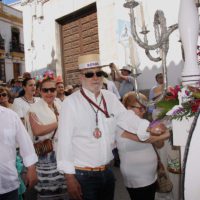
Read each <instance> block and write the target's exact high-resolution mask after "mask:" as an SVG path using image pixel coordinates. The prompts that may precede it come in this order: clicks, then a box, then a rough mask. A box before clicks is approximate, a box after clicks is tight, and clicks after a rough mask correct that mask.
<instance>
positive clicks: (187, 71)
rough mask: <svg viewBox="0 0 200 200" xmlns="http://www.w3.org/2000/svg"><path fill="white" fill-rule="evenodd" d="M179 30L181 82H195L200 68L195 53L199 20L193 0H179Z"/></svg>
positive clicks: (198, 78) (199, 77)
mask: <svg viewBox="0 0 200 200" xmlns="http://www.w3.org/2000/svg"><path fill="white" fill-rule="evenodd" d="M179 31H180V36H181V41H182V43H183V49H184V53H185V63H184V68H183V71H182V84H183V85H188V84H190V85H191V84H195V83H197V82H198V81H199V80H200V69H199V67H198V64H197V54H196V51H197V41H198V31H199V20H198V12H197V7H196V6H195V2H194V0H181V2H180V10H179Z"/></svg>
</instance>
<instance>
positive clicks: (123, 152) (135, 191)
mask: <svg viewBox="0 0 200 200" xmlns="http://www.w3.org/2000/svg"><path fill="white" fill-rule="evenodd" d="M140 97H141V98H142V99H146V97H145V96H144V95H142V94H140ZM123 104H124V106H125V107H126V108H127V112H125V113H123V114H122V115H121V116H119V118H118V122H117V136H116V141H117V148H118V150H119V156H120V160H121V164H120V169H121V172H122V175H123V179H124V183H125V186H126V188H127V190H128V192H129V195H130V197H131V199H132V200H133V199H134V200H141V199H148V200H154V198H155V192H156V184H155V183H156V179H157V155H156V153H155V150H154V148H153V146H152V144H150V143H156V142H158V141H160V140H161V141H162V140H164V139H166V138H168V137H169V132H168V131H165V132H164V133H162V134H158V135H151V134H150V132H147V131H148V130H149V131H150V128H148V129H146V127H148V126H149V122H148V121H147V120H146V121H144V122H143V123H144V124H143V125H142V126H141V125H139V124H138V120H137V119H138V118H143V117H144V114H145V112H146V108H145V107H144V106H143V105H141V104H140V103H139V102H138V100H137V99H136V93H135V92H129V93H127V94H126V95H125V97H124V99H123ZM136 124H138V127H140V128H139V129H140V130H136V129H135V127H137V126H136ZM143 127H144V128H143ZM136 133H137V134H136ZM161 143H162V142H161ZM159 146H161V145H160V143H159Z"/></svg>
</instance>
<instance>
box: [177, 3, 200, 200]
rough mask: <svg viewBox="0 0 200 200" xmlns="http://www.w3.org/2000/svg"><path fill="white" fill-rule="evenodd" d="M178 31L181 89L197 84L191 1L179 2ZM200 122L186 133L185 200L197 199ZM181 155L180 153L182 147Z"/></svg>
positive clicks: (195, 13)
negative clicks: (181, 57) (181, 62)
mask: <svg viewBox="0 0 200 200" xmlns="http://www.w3.org/2000/svg"><path fill="white" fill-rule="evenodd" d="M179 30H180V35H181V40H182V43H183V49H184V53H185V63H184V68H183V71H182V84H183V85H184V86H186V85H195V84H196V83H198V82H199V80H200V69H199V67H198V64H197V55H196V52H197V42H198V31H199V19H198V11H197V8H196V6H195V1H194V0H181V1H180V10H179ZM199 122H200V119H199V117H198V119H197V121H196V125H195V126H194V125H193V126H194V127H192V128H191V123H190V126H188V127H190V133H188V134H187V136H188V135H189V134H190V135H189V137H188V140H187V146H186V149H185V150H186V152H185V154H184V167H183V172H184V174H183V183H182V186H183V187H182V189H183V191H182V192H183V199H184V200H197V199H199V198H200V190H199V185H200V170H199V169H200V162H199V160H198V157H199V153H198V152H199V143H200V132H199V131H200V124H199ZM193 123H194V122H193ZM174 134H176V133H174ZM191 137H192V138H191ZM180 146H181V145H180ZM181 153H183V146H182V152H181Z"/></svg>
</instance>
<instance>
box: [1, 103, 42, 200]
mask: <svg viewBox="0 0 200 200" xmlns="http://www.w3.org/2000/svg"><path fill="white" fill-rule="evenodd" d="M0 122H1V129H0V138H1V139H0V152H1V153H0V200H17V199H18V187H19V179H18V173H17V169H16V146H17V145H18V146H19V149H20V155H21V156H22V159H23V163H24V165H25V166H26V167H27V176H26V185H28V187H29V188H31V187H33V186H34V185H35V183H36V182H37V174H36V169H35V165H34V164H35V163H36V162H37V160H38V158H37V155H36V154H35V150H34V147H33V144H32V141H31V139H30V136H29V135H28V133H27V131H26V129H25V128H24V125H23V124H22V122H21V120H20V118H19V117H18V116H17V114H16V113H15V112H13V111H12V110H10V109H7V108H4V107H2V106H0Z"/></svg>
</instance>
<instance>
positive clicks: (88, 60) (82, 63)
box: [78, 54, 108, 70]
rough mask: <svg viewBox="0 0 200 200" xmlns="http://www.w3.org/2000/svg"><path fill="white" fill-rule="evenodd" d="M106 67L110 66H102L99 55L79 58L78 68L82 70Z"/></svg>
mask: <svg viewBox="0 0 200 200" xmlns="http://www.w3.org/2000/svg"><path fill="white" fill-rule="evenodd" d="M105 66H108V65H102V64H101V62H100V57H99V54H88V55H82V56H79V57H78V68H79V69H80V70H82V69H90V68H96V67H105Z"/></svg>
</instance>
